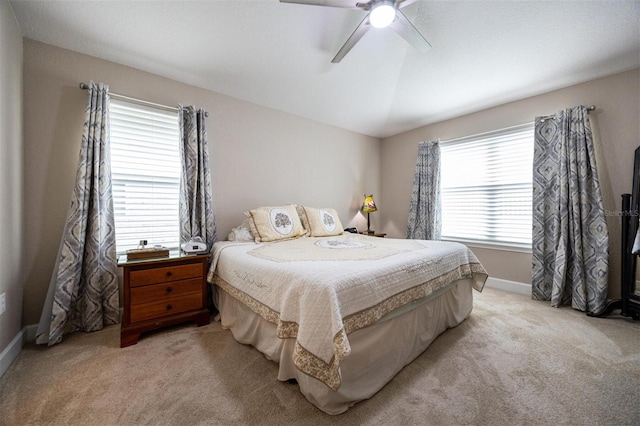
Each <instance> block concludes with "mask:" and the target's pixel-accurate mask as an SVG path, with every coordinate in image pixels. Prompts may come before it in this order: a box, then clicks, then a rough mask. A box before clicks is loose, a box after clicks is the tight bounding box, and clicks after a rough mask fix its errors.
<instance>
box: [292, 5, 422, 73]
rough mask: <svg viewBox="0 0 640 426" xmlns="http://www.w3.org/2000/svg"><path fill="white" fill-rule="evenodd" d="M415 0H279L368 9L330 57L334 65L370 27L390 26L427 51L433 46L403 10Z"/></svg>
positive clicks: (417, 47) (410, 42)
mask: <svg viewBox="0 0 640 426" xmlns="http://www.w3.org/2000/svg"><path fill="white" fill-rule="evenodd" d="M415 1H416V0H361V1H357V0H280V2H281V3H298V4H308V5H314V6H329V7H342V8H347V9H360V10H364V11H366V12H369V13H367V16H365V17H364V19H363V20H362V22H360V25H358V27H357V28H356V29H355V31H354V32H353V34H351V36H350V37H349V38H348V39H347V41H346V42H345V43H344V45H343V46H342V47H341V48H340V50H339V51H338V53H337V54H336V56H335V57H334V58H333V59H332V60H331V62H332V63H334V64H337V63H338V62H340V61H341V60H342V58H344V57H345V55H346V54H347V53H349V51H350V50H351V49H352V48H353V46H355V45H356V43H357V42H358V41H359V40H360V39H361V38H362V36H364V35H365V34H366V33H367V31H369V30H370V29H371V27H376V28H384V27H387V26H388V27H391V28H392V29H393V30H395V32H397V33H398V34H399V35H400V36H402V38H404V39H405V40H406V41H408V42H409V44H411V45H412V46H413V47H415V48H416V49H418V50H419V51H421V52H425V51H427V50H428V49H429V48H430V47H431V45H430V44H429V42H428V41H427V40H426V39H425V38H424V37H423V36H422V34H420V32H419V31H418V30H417V29H416V27H414V26H413V24H411V22H409V20H408V19H407V17H406V16H405V15H404V13H402V12H401V11H400V8H402V7H405V6H407V5H409V4H411V3H413V2H415Z"/></svg>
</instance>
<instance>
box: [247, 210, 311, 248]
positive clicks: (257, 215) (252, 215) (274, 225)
mask: <svg viewBox="0 0 640 426" xmlns="http://www.w3.org/2000/svg"><path fill="white" fill-rule="evenodd" d="M244 215H245V216H246V217H248V218H249V226H250V227H251V233H252V234H253V236H254V237H255V241H256V243H260V242H267V241H277V240H286V239H290V238H297V237H301V236H303V235H305V234H306V231H305V229H304V228H303V227H302V223H301V222H300V217H299V216H298V212H297V210H296V205H295V204H288V205H285V206H278V207H260V208H257V209H253V210H249V211H248V212H244Z"/></svg>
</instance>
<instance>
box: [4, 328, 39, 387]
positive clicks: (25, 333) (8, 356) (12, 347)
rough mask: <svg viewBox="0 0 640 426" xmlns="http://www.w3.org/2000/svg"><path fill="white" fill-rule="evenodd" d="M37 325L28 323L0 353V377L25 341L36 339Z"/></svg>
mask: <svg viewBox="0 0 640 426" xmlns="http://www.w3.org/2000/svg"><path fill="white" fill-rule="evenodd" d="M37 329H38V326H37V325H28V326H26V327H25V328H23V329H22V330H20V332H19V333H18V334H17V335H16V337H14V338H13V340H12V341H11V343H9V345H8V346H7V347H6V348H4V350H3V351H2V352H1V353H0V377H2V376H3V375H4V373H5V372H6V371H7V370H8V369H9V367H10V366H11V364H12V363H13V361H14V360H15V359H16V358H17V356H18V355H19V354H20V351H21V350H22V348H23V347H24V345H25V343H27V342H33V341H35V340H36V330H37Z"/></svg>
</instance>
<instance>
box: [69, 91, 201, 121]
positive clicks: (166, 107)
mask: <svg viewBox="0 0 640 426" xmlns="http://www.w3.org/2000/svg"><path fill="white" fill-rule="evenodd" d="M80 88H81V89H82V90H87V89H89V86H88V85H87V84H85V83H80ZM109 95H110V96H111V97H112V98H115V99H118V100H121V101H128V102H133V103H134V104H139V105H144V106H149V107H152V108H159V109H164V110H166V111H173V112H178V108H177V107H173V106H170V105H163V104H157V103H155V102H149V101H145V100H142V99H137V98H132V97H130V96H125V95H120V94H118V93H112V92H109ZM204 116H205V117H209V113H208V112H207V111H205V112H204Z"/></svg>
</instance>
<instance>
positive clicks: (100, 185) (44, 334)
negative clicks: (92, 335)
mask: <svg viewBox="0 0 640 426" xmlns="http://www.w3.org/2000/svg"><path fill="white" fill-rule="evenodd" d="M110 160H111V156H110V152H109V87H108V86H106V85H104V84H96V83H94V82H90V84H89V90H88V102H87V106H86V108H85V120H84V130H83V134H82V143H81V147H80V158H79V161H78V167H77V170H76V180H75V186H74V188H73V193H72V197H71V203H70V206H69V209H68V212H67V218H66V222H65V226H64V231H63V233H62V239H61V243H60V247H59V249H58V256H57V259H56V262H55V265H54V271H53V274H52V277H51V281H50V283H49V291H48V293H47V298H46V301H45V305H44V307H43V311H42V315H41V318H40V323H39V324H38V330H37V333H36V343H39V344H44V343H47V344H48V345H54V344H56V343H59V342H60V341H62V337H63V335H64V334H65V333H68V332H73V331H76V330H81V331H97V330H101V329H102V328H103V327H104V326H105V325H108V324H117V323H118V322H119V321H120V311H119V293H118V279H117V272H118V271H117V269H118V268H117V263H116V262H117V261H116V238H115V224H114V216H113V199H112V193H111V164H110Z"/></svg>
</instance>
